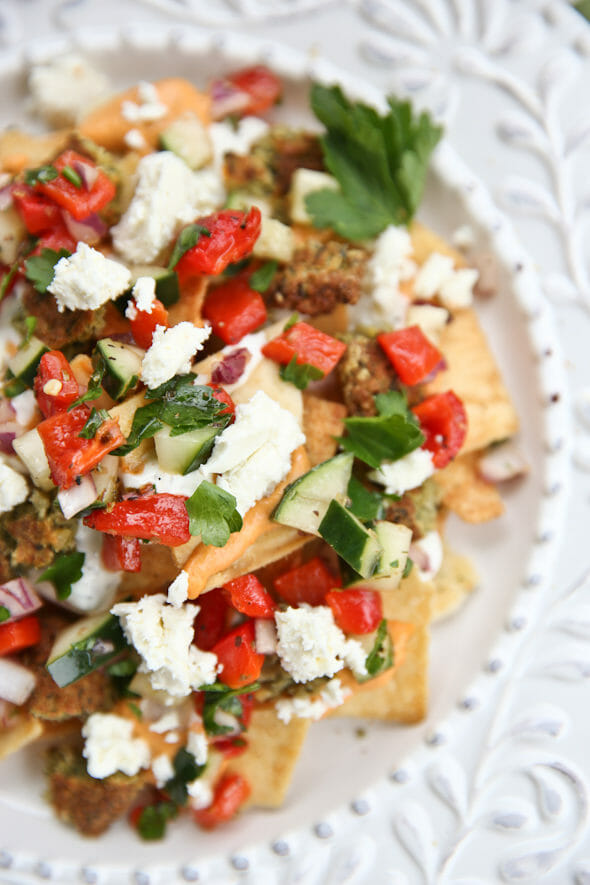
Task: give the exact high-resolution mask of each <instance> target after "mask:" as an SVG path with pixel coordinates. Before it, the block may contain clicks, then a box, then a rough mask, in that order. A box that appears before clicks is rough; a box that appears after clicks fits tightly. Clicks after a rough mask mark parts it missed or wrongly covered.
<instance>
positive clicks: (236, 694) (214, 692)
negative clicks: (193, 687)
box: [201, 682, 259, 735]
mask: <svg viewBox="0 0 590 885" xmlns="http://www.w3.org/2000/svg"><path fill="white" fill-rule="evenodd" d="M258 687H259V686H258V683H257V682H253V683H252V684H251V685H246V686H244V687H243V688H233V689H230V688H228V687H227V685H223V683H221V682H215V683H214V684H213V685H205V686H204V687H203V688H202V689H201V690H202V691H203V693H204V695H205V702H204V704H203V725H204V726H205V731H206V732H207V734H214V735H220V734H229V733H230V732H231V731H233V730H234V729H233V728H232V726H231V725H219V723H217V722H216V721H215V712H216V710H223V711H224V712H225V713H231V715H232V716H235V717H236V719H237V720H238V723H239V725H240V726H241V728H242V729H244V727H245V726H244V722H243V715H244V710H243V707H242V701H241V695H245V694H250V693H251V692H253V691H256V689H257V688H258Z"/></svg>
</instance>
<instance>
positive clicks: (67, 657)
mask: <svg viewBox="0 0 590 885" xmlns="http://www.w3.org/2000/svg"><path fill="white" fill-rule="evenodd" d="M126 648H128V645H127V640H126V639H125V636H124V635H123V631H122V630H121V626H120V624H119V619H118V618H116V617H115V615H111V614H110V613H109V612H106V613H105V612H101V613H100V614H97V615H90V616H89V617H87V618H82V619H81V620H79V621H76V623H74V624H71V625H70V626H69V627H66V628H65V630H62V632H61V633H60V634H59V635H58V636H57V638H56V640H55V642H54V644H53V648H52V649H51V653H50V655H49V658H48V659H47V664H46V665H45V666H46V667H47V670H48V671H49V673H50V675H51V677H52V678H53V681H54V682H56V683H57V685H59V687H60V688H63V687H64V686H66V685H71V683H72V682H76V680H78V679H81V678H82V677H83V676H87V675H88V674H89V673H92V672H93V671H94V670H97V669H98V668H99V667H102V666H103V665H104V664H106V663H108V661H110V660H111V659H112V658H114V657H116V656H117V655H118V654H120V653H121V652H122V651H124V650H125V649H126Z"/></svg>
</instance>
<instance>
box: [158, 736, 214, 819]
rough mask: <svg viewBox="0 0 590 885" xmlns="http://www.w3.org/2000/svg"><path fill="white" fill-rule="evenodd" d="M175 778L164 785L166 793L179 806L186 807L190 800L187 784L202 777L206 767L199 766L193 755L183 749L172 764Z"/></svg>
mask: <svg viewBox="0 0 590 885" xmlns="http://www.w3.org/2000/svg"><path fill="white" fill-rule="evenodd" d="M172 766H173V768H174V777H172V778H170V780H168V781H166V783H165V784H164V792H165V793H166V795H167V796H168V797H169V798H170V799H171V800H172V801H173V802H175V803H176V804H177V805H186V800H187V799H188V790H187V784H190V783H192V781H194V780H196V779H197V778H198V777H200V776H201V775H202V774H203V772H204V770H205V765H198V764H197V760H196V759H195V757H194V756H193V754H192V753H189V751H188V750H187V748H186V747H181V748H180V750H179V751H178V752H177V754H176V756H175V757H174V761H173V762H172Z"/></svg>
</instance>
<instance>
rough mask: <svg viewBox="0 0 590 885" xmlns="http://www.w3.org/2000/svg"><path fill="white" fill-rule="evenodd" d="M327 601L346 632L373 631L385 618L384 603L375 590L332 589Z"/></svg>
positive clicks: (337, 621)
mask: <svg viewBox="0 0 590 885" xmlns="http://www.w3.org/2000/svg"><path fill="white" fill-rule="evenodd" d="M326 602H327V604H328V605H329V606H330V608H331V609H332V613H333V615H334V620H335V621H336V624H337V625H338V627H340V629H341V630H343V631H344V633H372V632H373V630H376V629H377V627H378V626H379V623H380V622H381V620H382V618H383V603H382V602H381V597H380V596H379V594H378V593H377V592H376V591H375V590H369V589H364V588H361V587H358V588H356V587H355V588H351V589H349V590H330V592H329V593H326Z"/></svg>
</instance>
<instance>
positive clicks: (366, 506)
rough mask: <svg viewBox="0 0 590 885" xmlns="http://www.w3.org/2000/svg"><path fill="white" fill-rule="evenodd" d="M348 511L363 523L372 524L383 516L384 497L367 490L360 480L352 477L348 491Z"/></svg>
mask: <svg viewBox="0 0 590 885" xmlns="http://www.w3.org/2000/svg"><path fill="white" fill-rule="evenodd" d="M347 494H348V498H349V502H350V503H349V504H348V509H349V510H350V511H351V513H354V515H355V516H356V517H357V518H358V519H360V520H361V521H362V522H372V520H374V519H380V518H381V517H382V515H383V496H382V495H381V494H379V492H372V491H371V490H370V489H367V488H366V487H365V486H364V485H363V484H362V482H360V480H358V479H357V478H356V477H354V476H351V477H350V482H349V483H348V490H347Z"/></svg>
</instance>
